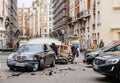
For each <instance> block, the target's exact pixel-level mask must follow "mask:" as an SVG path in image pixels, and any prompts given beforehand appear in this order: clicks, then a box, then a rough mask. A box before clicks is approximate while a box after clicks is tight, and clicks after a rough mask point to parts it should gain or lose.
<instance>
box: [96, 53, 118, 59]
mask: <svg viewBox="0 0 120 83" xmlns="http://www.w3.org/2000/svg"><path fill="white" fill-rule="evenodd" d="M96 58H97V59H104V60H107V59H116V58H119V59H120V52H108V53H105V54H102V55H100V56H99V57H96Z"/></svg>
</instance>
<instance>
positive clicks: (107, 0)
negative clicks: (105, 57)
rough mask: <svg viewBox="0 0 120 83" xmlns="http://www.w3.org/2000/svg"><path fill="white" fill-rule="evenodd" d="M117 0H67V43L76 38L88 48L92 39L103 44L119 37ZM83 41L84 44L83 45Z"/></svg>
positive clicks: (118, 7) (119, 18)
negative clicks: (101, 40)
mask: <svg viewBox="0 0 120 83" xmlns="http://www.w3.org/2000/svg"><path fill="white" fill-rule="evenodd" d="M119 2H120V1H119V0H69V9H68V11H69V20H68V34H69V36H68V43H69V42H71V41H74V40H78V41H79V42H80V44H81V47H82V48H90V44H91V43H92V41H93V40H96V41H97V43H98V44H99V41H100V39H103V40H104V42H105V45H107V44H108V43H109V42H111V41H112V40H117V39H120V33H119V32H120V30H119V29H120V23H119V21H120V14H119V12H120V5H119ZM83 43H85V46H83Z"/></svg>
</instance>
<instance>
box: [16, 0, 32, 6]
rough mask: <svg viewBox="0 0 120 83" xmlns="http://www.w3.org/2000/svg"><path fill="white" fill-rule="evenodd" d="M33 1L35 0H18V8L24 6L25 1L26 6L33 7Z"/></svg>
mask: <svg viewBox="0 0 120 83" xmlns="http://www.w3.org/2000/svg"><path fill="white" fill-rule="evenodd" d="M32 1H34V0H18V8H19V7H23V3H24V7H31V6H32Z"/></svg>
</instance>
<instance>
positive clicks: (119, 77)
mask: <svg viewBox="0 0 120 83" xmlns="http://www.w3.org/2000/svg"><path fill="white" fill-rule="evenodd" d="M118 80H120V70H119V72H118Z"/></svg>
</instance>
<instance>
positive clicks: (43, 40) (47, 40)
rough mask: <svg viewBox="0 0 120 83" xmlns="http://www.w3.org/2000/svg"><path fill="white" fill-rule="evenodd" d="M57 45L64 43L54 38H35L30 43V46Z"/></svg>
mask: <svg viewBox="0 0 120 83" xmlns="http://www.w3.org/2000/svg"><path fill="white" fill-rule="evenodd" d="M52 43H55V44H56V45H61V44H62V42H61V41H59V40H57V39H54V38H33V39H30V40H29V41H28V44H48V45H51V44H52Z"/></svg>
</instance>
